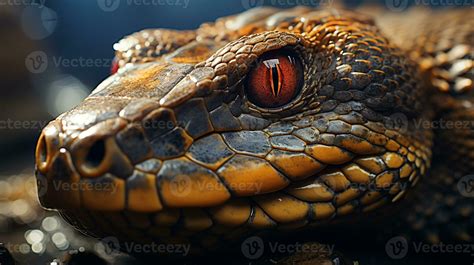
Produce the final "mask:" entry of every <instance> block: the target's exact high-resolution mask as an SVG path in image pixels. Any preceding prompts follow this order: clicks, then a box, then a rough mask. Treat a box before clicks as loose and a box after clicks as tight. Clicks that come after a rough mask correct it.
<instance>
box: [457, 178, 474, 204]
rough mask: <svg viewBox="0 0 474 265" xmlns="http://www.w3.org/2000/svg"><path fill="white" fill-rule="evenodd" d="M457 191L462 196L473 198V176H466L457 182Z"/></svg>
mask: <svg viewBox="0 0 474 265" xmlns="http://www.w3.org/2000/svg"><path fill="white" fill-rule="evenodd" d="M457 186H458V190H459V193H461V195H462V196H464V197H468V198H474V175H467V176H464V177H462V178H461V179H460V180H459V181H458V185H457Z"/></svg>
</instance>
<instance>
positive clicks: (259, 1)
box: [241, 0, 264, 9]
mask: <svg viewBox="0 0 474 265" xmlns="http://www.w3.org/2000/svg"><path fill="white" fill-rule="evenodd" d="M241 1H242V6H243V7H244V8H245V9H252V8H255V7H260V6H263V2H264V0H241Z"/></svg>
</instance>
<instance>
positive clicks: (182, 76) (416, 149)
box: [36, 8, 432, 247]
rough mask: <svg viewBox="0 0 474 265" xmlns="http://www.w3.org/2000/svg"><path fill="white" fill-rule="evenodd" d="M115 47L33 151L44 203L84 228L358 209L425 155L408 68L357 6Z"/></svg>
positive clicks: (262, 226) (285, 221)
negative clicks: (110, 65) (103, 75)
mask: <svg viewBox="0 0 474 265" xmlns="http://www.w3.org/2000/svg"><path fill="white" fill-rule="evenodd" d="M114 47H115V49H116V51H117V58H118V66H119V70H118V72H117V73H116V74H113V75H112V76H110V77H109V78H108V79H106V80H105V81H104V82H103V83H102V84H100V85H99V86H98V88H96V89H95V90H94V92H92V94H91V95H90V96H89V97H88V98H87V99H86V100H85V101H84V102H83V103H82V104H81V105H79V106H78V107H76V108H75V109H73V110H71V111H69V112H67V113H65V114H63V115H61V116H60V117H58V118H57V119H56V120H54V121H52V122H51V123H50V124H49V125H48V126H47V127H46V128H45V129H44V131H43V133H42V135H41V137H40V140H39V142H38V147H37V151H36V163H37V172H38V173H37V177H38V180H40V181H41V182H43V184H44V185H41V186H42V187H43V186H46V187H47V190H46V191H45V192H43V193H42V196H40V200H41V202H42V204H43V205H44V206H45V207H50V208H56V209H60V211H61V212H62V213H63V214H64V215H65V216H67V220H69V221H70V222H71V223H73V224H75V225H76V226H77V227H79V228H81V229H82V230H84V231H85V232H88V233H91V234H96V235H97V234H98V235H102V236H104V235H114V236H117V237H119V235H120V234H121V233H120V230H123V229H126V230H127V231H134V233H135V234H136V235H134V236H128V235H127V236H125V235H121V236H120V237H121V238H124V240H127V239H128V240H134V241H147V240H151V241H153V240H160V241H161V240H163V241H166V240H169V239H170V238H171V237H173V238H174V239H176V240H177V239H182V240H183V242H185V241H186V242H187V241H188V240H189V238H190V237H192V236H191V235H195V234H197V233H199V235H202V236H199V237H198V238H197V239H196V240H195V242H198V243H196V244H197V245H199V246H206V247H207V246H210V245H213V244H214V245H215V243H216V242H218V237H225V238H228V239H232V238H233V239H235V238H239V237H241V236H242V235H243V234H246V233H251V231H261V230H266V229H272V228H279V229H282V228H287V229H296V228H301V227H308V226H310V225H314V224H316V225H317V224H322V223H331V222H332V221H334V220H342V217H343V216H348V215H349V216H350V215H354V214H356V213H360V212H367V211H371V210H373V209H376V208H378V207H380V206H382V205H384V204H388V203H392V202H395V201H397V200H399V199H400V198H402V197H403V195H404V194H405V193H406V191H407V190H409V188H410V187H411V186H413V185H414V184H415V183H416V182H417V180H418V179H419V178H420V177H421V176H422V175H424V174H425V172H426V170H427V168H428V167H429V164H430V148H431V138H432V137H431V131H430V130H429V129H423V128H420V127H417V126H415V122H414V121H416V120H423V119H426V117H427V115H429V114H427V112H426V110H425V109H424V108H423V107H422V106H423V98H424V97H425V91H424V90H423V89H422V88H421V82H420V80H418V75H417V68H416V66H415V65H414V64H413V63H412V62H411V61H410V59H409V58H407V57H406V56H405V55H404V53H403V52H402V51H401V50H400V49H398V48H397V47H396V46H395V45H393V44H391V42H390V41H388V40H387V39H386V38H385V37H384V36H383V34H382V33H381V32H380V31H379V30H378V28H377V26H376V25H375V24H374V23H373V21H372V20H371V19H370V18H367V17H365V16H362V15H359V14H356V13H352V12H348V11H334V10H319V11H314V10H310V9H307V8H297V9H292V10H286V11H277V10H275V9H267V8H263V9H254V10H250V11H248V12H246V13H243V14H240V15H237V16H232V17H227V18H222V19H220V20H218V21H217V22H216V23H212V24H204V25H203V26H201V28H200V29H199V30H197V31H196V32H194V31H193V32H179V31H167V30H148V31H142V32H139V33H136V34H134V35H131V36H129V37H127V38H125V39H124V40H122V41H120V42H119V43H118V44H116V45H115V46H114ZM400 117H401V124H399V123H397V122H399V119H400ZM60 182H61V183H62V184H68V185H69V186H62V185H58V183H60ZM72 184H75V185H72ZM64 187H75V188H70V189H65V188H64ZM91 223H92V224H93V225H88V224H91ZM94 227H95V228H94ZM231 228H232V229H235V228H239V230H236V231H238V233H237V232H235V233H228V231H230V229H231ZM193 242H194V241H193Z"/></svg>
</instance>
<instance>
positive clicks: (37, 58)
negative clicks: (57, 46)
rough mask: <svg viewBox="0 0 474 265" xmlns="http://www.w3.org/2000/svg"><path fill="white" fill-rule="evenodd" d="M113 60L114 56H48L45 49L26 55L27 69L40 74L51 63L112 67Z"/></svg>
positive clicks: (68, 65) (71, 66) (55, 65)
mask: <svg viewBox="0 0 474 265" xmlns="http://www.w3.org/2000/svg"><path fill="white" fill-rule="evenodd" d="M112 61H113V59H112V58H84V57H77V58H65V57H62V56H51V57H48V55H47V54H46V53H45V52H44V51H34V52H31V53H30V54H28V56H26V58H25V66H26V69H27V70H28V71H30V72H31V73H33V74H40V73H43V72H44V71H46V69H47V68H48V65H50V64H51V63H52V65H53V66H54V67H55V68H60V67H61V68H86V67H87V68H91V67H97V68H101V67H105V68H110V67H111V66H112Z"/></svg>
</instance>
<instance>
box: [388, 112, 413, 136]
mask: <svg viewBox="0 0 474 265" xmlns="http://www.w3.org/2000/svg"><path fill="white" fill-rule="evenodd" d="M385 127H386V128H387V129H390V130H395V131H399V132H406V131H407V130H408V117H407V115H405V114H403V113H394V114H392V115H390V117H388V119H386V120H385Z"/></svg>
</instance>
